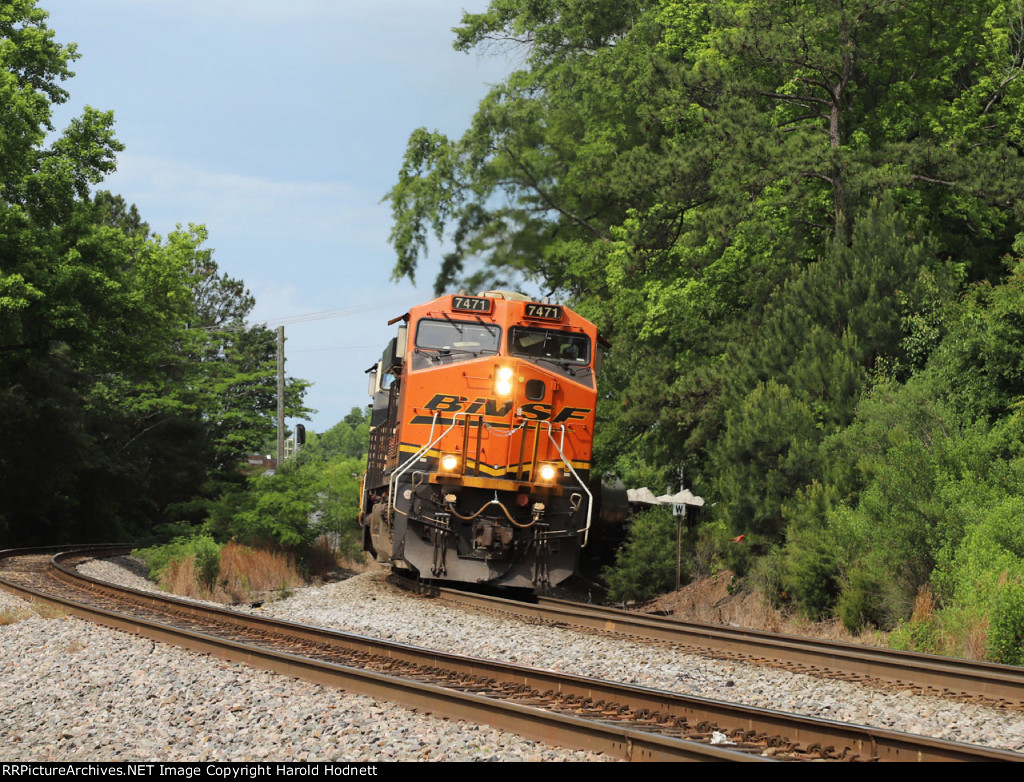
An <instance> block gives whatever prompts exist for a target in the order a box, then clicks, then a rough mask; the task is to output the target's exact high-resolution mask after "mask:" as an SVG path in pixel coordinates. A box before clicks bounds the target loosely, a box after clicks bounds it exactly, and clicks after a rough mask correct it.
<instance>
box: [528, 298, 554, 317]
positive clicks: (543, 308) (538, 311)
mask: <svg viewBox="0 0 1024 782" xmlns="http://www.w3.org/2000/svg"><path fill="white" fill-rule="evenodd" d="M523 314H524V315H525V316H526V317H527V318H542V319H543V320H561V319H562V308H561V307H559V306H558V305H556V304H539V303H537V302H535V301H528V302H527V303H526V309H525V310H524V312H523Z"/></svg>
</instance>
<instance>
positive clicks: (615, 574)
mask: <svg viewBox="0 0 1024 782" xmlns="http://www.w3.org/2000/svg"><path fill="white" fill-rule="evenodd" d="M603 575H604V579H605V581H606V583H607V584H608V597H609V599H611V600H617V601H625V600H648V599H650V598H652V597H654V596H655V595H657V594H659V593H662V592H667V591H669V590H671V589H672V587H673V585H674V584H675V577H676V520H675V518H674V517H673V516H672V513H671V512H670V511H668V510H666V509H665V508H652V509H651V510H646V511H642V512H641V513H638V514H637V515H636V517H635V518H634V519H633V523H632V524H631V525H630V528H629V534H628V536H627V538H626V542H625V543H623V544H622V548H621V549H619V551H618V553H617V554H616V555H615V564H614V565H612V566H610V567H607V568H605V569H604V572H603Z"/></svg>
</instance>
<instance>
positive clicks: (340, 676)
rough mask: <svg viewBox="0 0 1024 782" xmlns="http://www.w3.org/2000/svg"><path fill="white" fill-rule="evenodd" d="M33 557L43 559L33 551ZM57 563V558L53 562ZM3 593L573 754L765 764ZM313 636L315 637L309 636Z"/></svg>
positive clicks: (48, 598) (34, 593) (3, 582)
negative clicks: (510, 733) (505, 731)
mask: <svg viewBox="0 0 1024 782" xmlns="http://www.w3.org/2000/svg"><path fill="white" fill-rule="evenodd" d="M80 552H81V549H80V548H79V549H78V550H77V551H74V552H72V551H67V552H66V554H65V555H63V558H69V557H72V556H76V555H77V554H78V553H80ZM34 553H40V552H39V550H38V549H37V550H35V552H34ZM10 556H12V552H11V550H7V551H2V552H0V560H2V559H5V558H9V557H10ZM61 556H62V555H57V556H55V557H54V560H57V559H58V557H61ZM53 564H54V565H56V566H57V569H58V570H59V571H60V572H61V573H62V575H64V576H65V577H66V576H67V575H68V574H69V573H70V571H68V570H67V569H65V568H61V567H60V566H59V565H57V562H54V563H53ZM81 578H82V579H83V580H86V581H91V582H93V583H94V584H103V582H99V581H97V580H95V579H89V578H88V577H85V576H81ZM0 587H3V588H5V589H7V590H8V591H10V592H12V593H14V594H17V595H20V596H28V597H30V598H32V599H34V600H37V601H41V602H44V603H47V604H50V605H56V606H58V607H60V608H62V609H63V610H65V611H67V612H68V613H69V614H71V615H72V616H76V617H79V618H82V619H86V620H88V621H91V622H94V623H96V624H100V625H103V626H106V627H111V628H113V629H116V630H121V631H124V632H129V633H133V634H135V635H140V636H143V637H146V638H150V639H152V640H155V641H160V642H163V643H168V644H172V645H176V646H181V647H184V648H187V649H190V650H192V651H197V652H201V653H204V654H209V655H211V656H213V657H217V658H218V659H222V660H227V661H230V662H239V663H243V664H245V665H250V666H253V667H257V668H262V669H264V670H268V671H272V672H275V673H280V674H283V675H286V676H292V677H294V678H298V679H303V680H305V681H310V682H314V683H317V684H322V685H324V686H328V687H335V688H339V689H344V690H346V691H350V692H355V693H359V694H362V695H368V696H370V697H374V698H380V699H383V700H388V701H391V702H393V703H398V704H401V705H403V706H406V707H408V708H412V709H419V710H423V711H425V712H429V713H431V714H433V715H435V716H438V717H445V718H450V719H462V720H469V721H473V722H480V723H485V724H489V725H491V726H493V727H495V728H498V729H502V730H508V731H510V732H513V733H516V734H518V735H521V736H524V737H526V738H530V739H534V740H537V741H544V742H548V743H553V744H558V745H561V746H566V747H570V748H574V749H580V750H586V751H593V752H603V753H606V754H609V755H611V756H613V757H617V758H620V759H623V760H631V761H661V762H663V761H695V760H696V761H731V762H751V761H754V762H759V761H765V760H766V759H765V758H761V757H758V756H756V755H750V754H749V753H743V752H738V751H735V750H730V749H728V748H723V747H717V746H710V745H706V744H700V743H697V742H692V741H686V740H681V739H676V738H672V737H667V736H661V735H658V734H653V733H647V732H644V731H641V730H634V729H630V728H624V727H621V726H616V725H614V724H603V723H600V722H596V721H594V720H588V719H583V718H579V717H574V716H571V715H566V714H558V713H554V712H550V711H547V710H545V709H540V708H536V707H531V706H527V705H522V704H518V703H510V702H505V701H499V700H497V699H494V698H489V697H486V696H481V695H475V694H473V693H465V692H459V691H457V690H453V689H449V688H446V687H440V686H437V685H432V684H428V683H423V682H417V681H413V680H408V679H403V678H399V677H395V676H388V675H386V674H380V673H376V672H373V671H365V670H360V669H356V668H351V667H349V666H344V665H338V664H335V663H330V662H325V661H321V660H315V659H311V658H309V657H304V656H300V655H295V654H289V653H285V652H280V651H275V650H271V649H268V648H265V647H260V646H258V645H253V644H247V643H241V642H238V641H234V640H231V639H227V638H218V637H216V636H213V635H210V634H207V633H202V632H197V631H195V630H189V629H187V628H183V627H177V626H172V625H168V624H165V623H162V622H157V621H153V620H151V619H146V618H143V617H139V616H132V615H124V614H119V613H117V612H114V611H110V610H107V609H104V608H100V607H98V606H90V605H88V604H86V603H81V602H78V601H74V600H70V599H68V598H63V597H59V596H55V595H51V594H47V593H45V592H43V591H41V590H38V589H34V588H31V587H26V586H24V585H18V584H16V583H15V582H13V581H11V580H10V579H8V578H5V577H0ZM103 587H104V588H106V589H110V590H112V591H119V592H120V591H123V592H127V593H130V594H132V596H133V597H136V596H139V595H141V596H148V595H147V593H145V592H138V591H136V590H130V589H125V588H120V587H114V586H113V585H108V584H103ZM147 602H148V601H147ZM160 602H163V601H161V600H160V599H159V598H158V599H156V600H155V601H154V603H160ZM168 602H171V603H175V604H178V605H176V608H182V607H187V608H188V609H193V608H194V609H199V610H198V611H197V612H196V613H197V614H207V613H210V614H222V613H224V614H235V616H236V617H237V618H238V619H246V618H253V619H255V620H256V621H257V623H260V624H262V623H266V622H267V621H268V620H266V619H262V618H258V617H248V615H246V614H239V613H237V612H230V611H222V610H220V609H211V608H210V607H207V606H199V605H195V604H191V603H188V602H187V601H180V600H176V599H169V600H168ZM271 623H272V624H276V625H279V626H283V627H286V629H287V630H289V631H291V630H298V629H301V627H302V626H300V625H292V624H291V623H287V622H283V623H282V622H277V621H276V620H272V621H271ZM310 629H312V628H310ZM314 635H318V634H317V633H314ZM366 640H368V639H366Z"/></svg>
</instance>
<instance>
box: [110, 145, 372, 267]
mask: <svg viewBox="0 0 1024 782" xmlns="http://www.w3.org/2000/svg"><path fill="white" fill-rule="evenodd" d="M105 186H106V187H109V188H110V189H113V190H115V191H117V192H120V193H122V194H123V195H124V196H125V198H126V199H127V200H129V201H132V202H134V203H136V204H138V205H139V208H140V211H141V212H142V214H144V215H146V219H147V220H149V221H150V222H151V224H152V227H153V228H154V230H157V231H159V232H166V231H167V230H168V229H169V228H170V227H173V224H174V223H188V222H196V223H205V224H207V225H208V226H209V227H210V228H211V230H212V231H215V232H216V234H218V235H221V236H231V235H244V236H247V237H249V238H260V237H263V238H271V237H274V238H283V237H286V236H292V237H296V236H301V237H310V236H316V237H317V238H318V239H320V240H322V241H327V242H336V241H342V240H343V241H344V242H345V244H347V245H354V246H357V247H381V246H383V245H384V243H385V242H386V239H387V234H388V230H389V224H390V215H389V213H388V209H387V207H386V206H384V205H381V204H379V203H378V201H379V196H378V195H376V194H372V193H367V192H363V191H361V190H360V189H359V188H357V187H354V186H352V185H349V184H345V183H335V182H310V181H287V180H274V179H269V178H264V177H260V176H255V175H251V174H244V173H236V172H231V171H211V170H207V169H204V168H200V167H197V166H195V165H190V164H188V163H182V162H179V161H174V160H168V159H163V158H158V157H150V156H145V155H136V154H132V153H131V152H124V153H122V154H121V155H120V156H119V158H118V172H117V174H116V175H115V176H113V177H111V178H110V179H109V180H108V182H107V183H106V185H105ZM183 209H187V210H188V213H187V214H185V213H182V210H183Z"/></svg>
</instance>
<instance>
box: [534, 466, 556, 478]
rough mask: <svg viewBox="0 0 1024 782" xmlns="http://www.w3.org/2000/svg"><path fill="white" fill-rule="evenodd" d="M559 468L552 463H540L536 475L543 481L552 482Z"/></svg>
mask: <svg viewBox="0 0 1024 782" xmlns="http://www.w3.org/2000/svg"><path fill="white" fill-rule="evenodd" d="M558 475H559V469H558V467H556V466H555V465H553V464H542V465H541V466H540V469H538V470H537V477H538V478H539V479H540V480H541V481H543V482H544V483H553V482H554V481H556V480H558Z"/></svg>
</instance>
